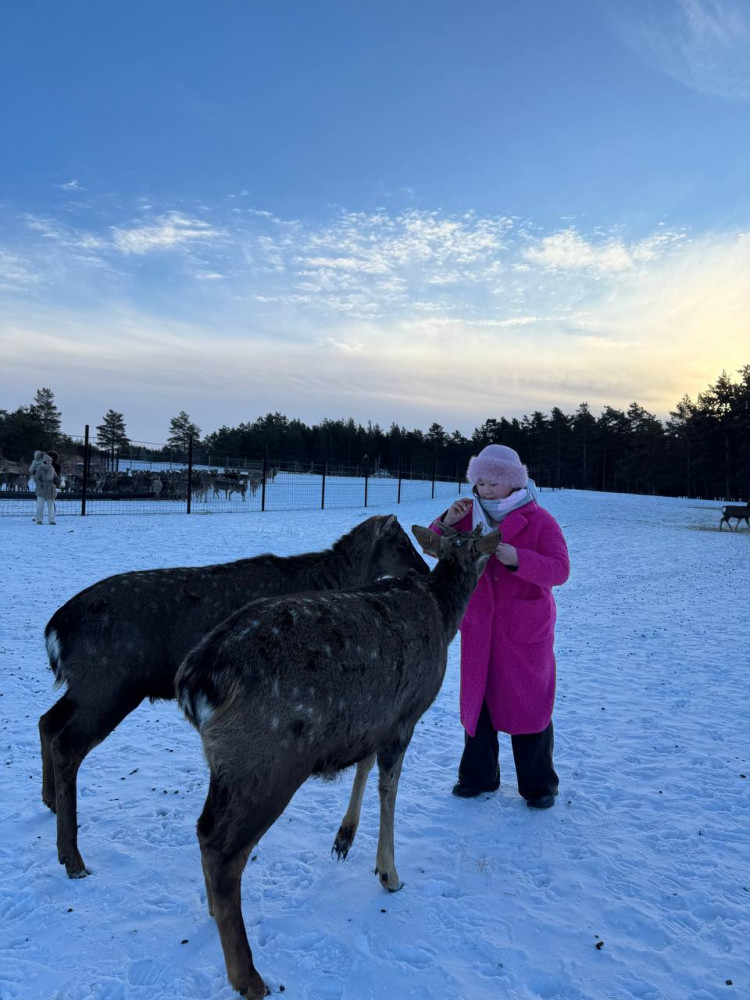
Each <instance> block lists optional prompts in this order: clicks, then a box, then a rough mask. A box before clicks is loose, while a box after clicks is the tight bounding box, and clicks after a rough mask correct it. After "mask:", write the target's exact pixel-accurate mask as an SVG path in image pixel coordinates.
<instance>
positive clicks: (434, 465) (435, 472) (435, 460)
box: [431, 455, 437, 500]
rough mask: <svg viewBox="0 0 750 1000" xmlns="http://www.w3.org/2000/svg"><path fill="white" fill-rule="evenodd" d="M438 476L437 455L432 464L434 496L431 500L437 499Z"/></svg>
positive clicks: (432, 495)
mask: <svg viewBox="0 0 750 1000" xmlns="http://www.w3.org/2000/svg"><path fill="white" fill-rule="evenodd" d="M436 475H437V455H436V456H435V459H434V461H433V463H432V494H431V499H432V500H434V499H435V476H436Z"/></svg>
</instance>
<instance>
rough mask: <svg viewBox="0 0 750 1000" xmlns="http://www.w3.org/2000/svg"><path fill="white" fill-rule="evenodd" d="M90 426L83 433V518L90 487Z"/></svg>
mask: <svg viewBox="0 0 750 1000" xmlns="http://www.w3.org/2000/svg"><path fill="white" fill-rule="evenodd" d="M89 461H90V459H89V425H88V424H86V429H85V430H84V432H83V486H82V487H81V517H85V516H86V494H87V493H88V485H89Z"/></svg>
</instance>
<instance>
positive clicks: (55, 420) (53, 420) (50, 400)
mask: <svg viewBox="0 0 750 1000" xmlns="http://www.w3.org/2000/svg"><path fill="white" fill-rule="evenodd" d="M31 412H32V415H33V416H34V417H36V419H37V420H38V421H39V425H40V427H41V430H42V434H43V436H44V437H45V438H49V439H50V440H54V439H55V438H57V437H58V435H59V434H60V421H61V419H62V414H61V413H60V411H59V410H58V408H57V407H56V406H55V394H54V392H53V391H52V390H51V389H37V391H36V395H35V396H34V402H33V403H32V404H31Z"/></svg>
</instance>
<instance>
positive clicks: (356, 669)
mask: <svg viewBox="0 0 750 1000" xmlns="http://www.w3.org/2000/svg"><path fill="white" fill-rule="evenodd" d="M479 530H481V529H479ZM412 531H413V533H414V535H415V537H416V538H417V540H418V542H419V543H420V544H421V545H422V547H423V548H424V550H425V551H426V552H427V553H428V554H430V555H433V556H436V557H437V558H438V560H439V561H438V564H437V566H436V568H435V569H434V570H433V572H432V573H431V574H429V576H423V575H420V574H417V573H410V574H408V575H406V576H402V577H400V578H398V579H390V580H384V581H381V582H379V583H375V584H372V585H370V586H366V587H362V588H360V589H355V590H347V591H338V592H333V591H330V592H326V593H316V594H309V593H308V594H296V595H291V596H284V597H277V598H263V599H260V600H257V601H253V602H252V603H250V604H248V605H246V606H245V607H244V608H241V609H240V610H239V611H236V612H235V613H234V614H233V615H231V616H230V617H229V618H228V619H227V620H226V621H225V622H222V624H221V625H219V626H217V628H215V629H214V630H213V631H212V632H211V633H210V634H209V635H208V636H206V637H205V638H204V639H203V640H202V641H201V642H200V643H199V644H198V646H197V647H196V648H195V649H194V650H192V651H191V652H190V653H189V654H188V656H187V657H186V658H185V660H184V662H183V663H182V665H181V667H180V669H179V671H178V673H177V681H176V687H177V698H178V702H179V705H180V707H181V708H182V710H183V712H184V713H185V715H186V716H187V718H188V719H189V721H190V722H191V723H192V724H193V725H194V726H195V727H196V728H197V729H198V730H199V732H200V735H201V739H202V740H203V747H204V751H205V754H206V759H207V761H208V765H209V769H210V781H209V789H208V797H207V799H206V804H205V807H204V809H203V813H202V814H201V817H200V819H199V820H198V841H199V844H200V850H201V860H202V864H203V874H204V878H205V883H206V896H207V902H208V908H209V913H210V914H212V915H213V916H214V917H215V918H216V922H217V924H218V929H219V935H220V938H221V945H222V948H223V951H224V959H225V962H226V968H227V974H228V976H229V981H230V983H231V984H232V986H233V987H234V988H235V989H236V990H238V991H239V992H240V993H241V994H243V995H245V996H247V997H251V998H254V1000H257V998H260V997H264V996H265V995H266V987H265V984H264V982H263V980H262V978H261V976H260V975H259V973H258V972H257V970H256V968H255V965H254V964H253V957H252V952H251V950H250V945H249V943H248V940H247V933H246V930H245V925H244V922H243V919H242V907H241V898H240V882H241V877H242V871H243V869H244V867H245V864H246V862H247V858H248V855H249V853H250V851H251V850H252V849H253V847H254V846H255V844H257V842H258V841H259V840H260V838H261V837H262V836H263V835H264V833H265V832H266V831H267V830H268V829H269V827H270V826H271V825H272V824H273V823H274V822H275V821H276V820H277V819H278V817H279V816H280V815H281V813H282V812H283V811H284V809H285V808H286V806H287V804H288V803H289V801H290V800H291V798H292V796H293V795H294V793H295V792H296V790H297V789H298V788H299V787H300V785H302V784H303V783H304V782H305V781H306V780H307V778H309V777H310V776H311V775H319V776H323V777H327V776H332V775H334V774H335V773H336V772H338V771H340V770H342V769H343V768H347V767H350V766H351V765H353V764H357V765H358V769H357V778H356V780H355V786H354V791H353V792H352V800H351V801H350V805H349V809H348V810H347V814H346V816H345V817H344V822H343V823H342V825H341V827H340V829H339V832H338V834H337V836H336V840H335V842H334V851H335V852H336V853H337V854H338V855H339V856H340V857H346V854H347V852H348V850H349V848H350V847H351V844H352V841H353V839H354V835H355V832H356V828H357V823H358V820H359V806H360V803H361V799H362V794H361V793H362V791H363V790H364V783H365V781H366V779H367V773H368V771H369V769H370V767H372V764H373V763H374V761H375V760H376V759H377V763H378V770H379V782H378V789H379V792H380V834H379V839H378V847H377V856H376V868H375V871H376V873H377V874H378V876H379V879H380V882H381V884H382V885H383V886H384V887H385V888H387V889H389V890H391V891H392V892H395V891H396V890H397V889H400V888H401V885H402V883H401V882H400V880H399V877H398V873H397V871H396V865H395V859H394V840H393V817H394V806H395V801H396V792H397V789H398V780H399V775H400V773H401V765H402V762H403V758H404V753H405V751H406V748H407V747H408V745H409V742H410V740H411V737H412V734H413V732H414V728H415V726H416V724H417V721H418V719H419V718H420V716H421V715H422V714H423V713H424V712H425V711H426V709H427V708H428V707H429V706H430V704H431V703H432V701H433V700H434V698H435V697H436V695H437V693H438V691H439V690H440V686H441V684H442V682H443V677H444V675H445V667H446V662H447V651H448V645H449V643H450V642H451V640H452V639H453V637H454V635H455V634H456V630H457V629H458V624H459V622H460V620H461V617H462V616H463V613H464V611H465V609H466V605H467V604H468V601H469V598H470V596H471V593H472V591H473V590H474V587H475V586H476V583H477V580H478V579H479V574H480V572H481V571H482V569H483V568H484V565H485V563H486V561H487V559H488V558H489V557H490V555H491V553H492V552H494V551H495V548H496V547H497V543H498V539H499V535H498V533H497V532H496V531H495V532H492V533H490V534H488V535H486V536H483V537H482V536H481V535H479V534H458V533H456V532H455V531H453V532H450V533H449V535H446V536H443V537H440V536H438V535H436V534H434V533H433V532H432V531H430V530H429V529H428V528H422V527H419V526H418V525H415V526H414V527H413V528H412Z"/></svg>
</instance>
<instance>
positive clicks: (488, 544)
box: [477, 531, 501, 555]
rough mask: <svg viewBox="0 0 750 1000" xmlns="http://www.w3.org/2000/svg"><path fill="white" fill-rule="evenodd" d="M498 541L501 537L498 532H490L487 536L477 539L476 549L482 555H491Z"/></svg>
mask: <svg viewBox="0 0 750 1000" xmlns="http://www.w3.org/2000/svg"><path fill="white" fill-rule="evenodd" d="M500 539H501V535H500V532H499V531H491V532H490V533H489V535H482V537H481V538H478V539H477V548H478V549H479V551H480V552H481V553H482V555H492V553H493V552H494V551H495V549H496V548H497V543H498V542H499V541H500Z"/></svg>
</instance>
